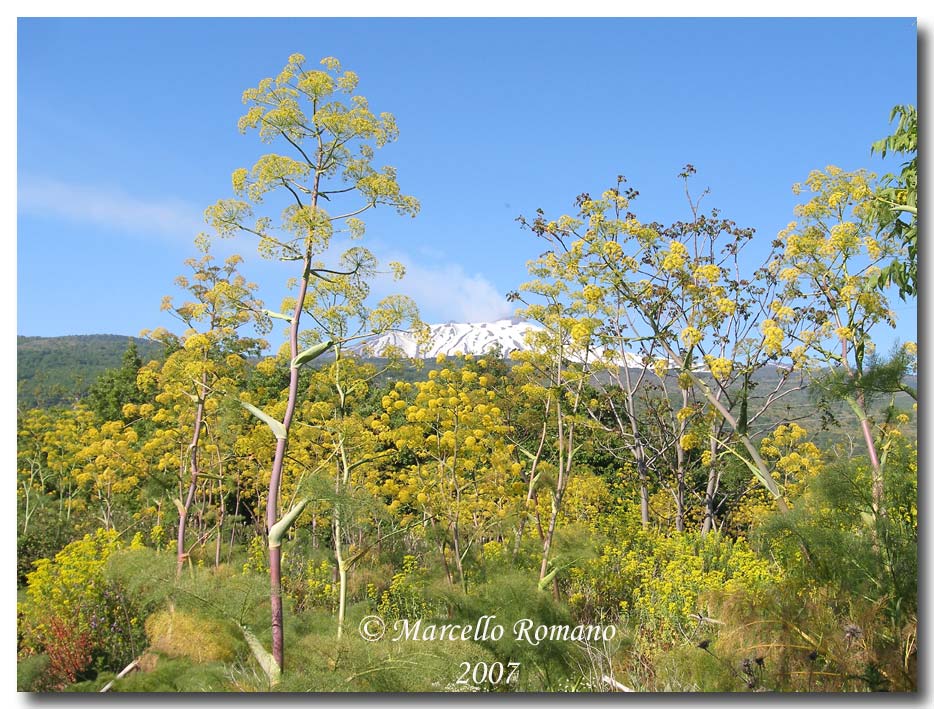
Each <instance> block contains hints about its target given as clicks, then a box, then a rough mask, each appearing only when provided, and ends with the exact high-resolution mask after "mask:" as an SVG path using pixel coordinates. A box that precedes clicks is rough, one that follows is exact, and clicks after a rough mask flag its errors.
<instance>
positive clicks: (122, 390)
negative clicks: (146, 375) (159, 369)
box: [86, 339, 144, 421]
mask: <svg viewBox="0 0 934 709" xmlns="http://www.w3.org/2000/svg"><path fill="white" fill-rule="evenodd" d="M142 366H143V361H142V360H141V359H140V356H139V351H138V350H137V348H136V343H135V342H134V341H133V340H132V339H131V340H130V341H129V344H128V345H127V348H126V351H125V352H124V353H123V360H122V363H121V364H120V366H119V367H117V368H115V369H108V370H107V371H106V372H104V373H103V374H102V375H101V376H100V377H98V379H97V381H96V382H94V384H93V385H91V388H90V390H89V391H88V395H87V399H86V403H87V405H88V408H90V409H91V411H93V412H94V414H95V415H96V416H97V417H98V418H99V419H101V420H102V421H122V420H124V419H123V407H124V405H125V404H140V403H143V400H144V396H143V394H142V392H140V390H139V388H138V387H137V386H136V374H137V373H138V372H139V369H140V367H142Z"/></svg>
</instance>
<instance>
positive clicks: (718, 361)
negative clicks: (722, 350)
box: [704, 355, 733, 381]
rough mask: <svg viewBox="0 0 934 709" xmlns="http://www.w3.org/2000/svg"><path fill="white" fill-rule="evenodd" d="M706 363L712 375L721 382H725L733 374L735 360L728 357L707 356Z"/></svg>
mask: <svg viewBox="0 0 934 709" xmlns="http://www.w3.org/2000/svg"><path fill="white" fill-rule="evenodd" d="M704 362H706V364H707V368H708V369H709V370H710V373H711V374H712V375H713V376H714V377H715V378H716V379H719V380H720V381H724V380H725V379H727V378H728V377H729V376H730V374H732V373H733V360H731V359H728V358H727V357H713V356H711V355H707V356H705V357H704Z"/></svg>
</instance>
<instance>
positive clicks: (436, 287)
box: [380, 255, 514, 322]
mask: <svg viewBox="0 0 934 709" xmlns="http://www.w3.org/2000/svg"><path fill="white" fill-rule="evenodd" d="M387 260H388V259H387ZM391 260H394V261H399V262H400V263H402V264H404V265H405V267H406V274H405V278H404V279H402V280H401V281H399V282H398V283H392V284H391V285H390V284H385V286H384V287H385V288H386V290H387V292H396V293H401V294H404V295H408V296H410V297H411V298H413V299H414V300H415V302H416V303H417V304H418V306H419V309H420V310H421V313H422V318H423V319H424V320H427V321H429V322H446V321H449V320H451V321H455V322H484V321H491V320H498V319H500V318H508V317H510V316H511V315H512V314H513V311H514V308H513V306H512V305H510V304H509V302H508V301H507V300H506V298H505V297H504V296H503V294H502V293H500V292H499V291H498V290H497V289H496V287H495V286H494V285H493V284H492V283H491V282H490V281H489V280H488V279H487V278H486V277H485V276H484V275H483V274H480V273H477V274H474V275H469V274H468V273H466V272H465V271H464V269H463V267H462V266H461V265H460V264H456V263H446V264H438V265H428V264H422V263H419V262H417V261H415V260H413V259H412V258H411V257H408V256H403V255H394V256H393V257H392V259H391ZM381 285H383V284H381ZM380 290H383V288H380Z"/></svg>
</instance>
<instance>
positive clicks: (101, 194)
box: [17, 177, 205, 241]
mask: <svg viewBox="0 0 934 709" xmlns="http://www.w3.org/2000/svg"><path fill="white" fill-rule="evenodd" d="M17 197H18V200H17V201H18V207H19V210H20V211H21V212H22V213H26V214H34V215H39V216H53V217H57V218H60V219H65V220H68V221H72V222H85V223H90V224H96V225H98V226H103V227H107V228H109V229H113V230H115V231H120V232H124V233H126V234H128V235H137V234H151V235H158V236H161V237H168V238H171V239H173V240H179V241H191V240H192V239H193V238H194V236H195V234H197V233H198V232H199V231H202V230H204V228H205V225H204V222H203V221H202V219H201V210H200V209H198V208H197V207H195V206H193V205H191V204H187V203H185V202H182V201H181V200H165V201H150V200H146V199H141V198H139V197H134V196H132V195H129V194H127V193H125V192H123V191H122V190H119V189H115V188H110V187H102V186H98V185H79V184H71V183H67V182H62V181H59V180H54V179H50V178H43V177H26V178H22V179H21V180H20V183H19V189H18V193H17Z"/></svg>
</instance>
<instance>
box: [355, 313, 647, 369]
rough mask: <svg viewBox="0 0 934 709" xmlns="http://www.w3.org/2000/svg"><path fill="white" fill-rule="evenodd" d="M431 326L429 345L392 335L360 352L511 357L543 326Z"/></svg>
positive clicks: (634, 361)
mask: <svg viewBox="0 0 934 709" xmlns="http://www.w3.org/2000/svg"><path fill="white" fill-rule="evenodd" d="M429 327H430V328H431V340H430V341H429V342H428V344H427V345H421V346H420V345H419V344H418V343H417V342H416V341H415V338H414V337H413V336H412V335H410V334H408V333H404V332H391V333H387V334H385V335H382V336H380V337H377V338H375V339H373V340H370V341H369V342H367V343H366V344H364V345H363V346H362V347H361V348H360V349H361V352H363V353H365V354H369V355H371V356H376V357H379V356H381V355H382V354H383V353H384V352H385V351H386V350H387V349H388V348H390V347H398V348H399V349H400V350H402V351H403V352H404V353H405V355H406V356H407V357H415V358H421V359H434V358H435V357H437V356H438V355H439V354H443V355H446V356H453V355H455V354H457V353H461V354H471V355H482V354H485V353H487V352H489V351H490V350H494V349H496V348H497V346H498V347H499V349H501V350H502V353H503V354H504V355H508V354H509V353H510V352H514V351H516V350H528V349H529V346H528V345H527V344H526V340H525V335H526V333H527V332H529V331H538V330H541V329H542V327H541V326H540V325H535V324H533V323H530V322H527V321H525V320H517V319H505V320H496V321H495V322H478V323H441V324H437V325H429ZM592 357H593V355H591V358H592ZM616 357H619V355H616ZM572 359H577V358H572ZM625 361H626V363H627V364H628V365H629V366H631V367H635V366H639V365H640V364H641V358H637V357H636V356H635V355H633V354H629V353H627V354H626V355H625Z"/></svg>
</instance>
